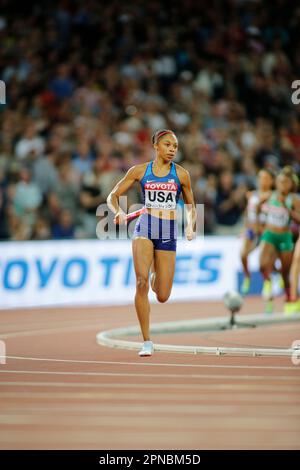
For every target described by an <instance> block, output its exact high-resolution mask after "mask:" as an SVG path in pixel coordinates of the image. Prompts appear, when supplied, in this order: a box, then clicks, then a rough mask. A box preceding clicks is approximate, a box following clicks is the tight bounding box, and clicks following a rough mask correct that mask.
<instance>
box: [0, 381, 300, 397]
mask: <svg viewBox="0 0 300 470" xmlns="http://www.w3.org/2000/svg"><path fill="white" fill-rule="evenodd" d="M1 386H2V387H4V386H6V387H22V388H24V387H33V388H34V387H41V388H43V387H45V388H47V389H48V388H51V387H52V388H100V389H102V388H104V389H105V388H109V389H110V388H117V389H118V391H121V390H122V389H136V388H147V389H148V388H149V389H150V388H151V389H159V391H160V392H161V391H163V390H166V389H169V388H176V389H177V388H178V389H180V390H186V385H185V384H182V383H165V384H140V383H136V382H134V383H123V384H120V383H114V382H106V383H93V382H31V381H22V380H19V381H18V382H15V381H5V382H4V381H1ZM189 389H194V390H213V391H214V392H216V391H218V392H219V391H222V392H230V393H232V391H239V392H241V391H242V392H249V391H254V392H256V393H262V392H270V391H271V392H273V394H274V393H277V394H278V393H279V394H281V393H283V392H285V393H295V392H297V393H298V385H297V384H290V385H287V384H277V385H276V390H275V392H274V385H273V384H270V385H267V384H263V383H259V384H226V383H225V384H223V383H222V384H215V383H213V384H209V383H206V384H189ZM258 389H259V390H258Z"/></svg>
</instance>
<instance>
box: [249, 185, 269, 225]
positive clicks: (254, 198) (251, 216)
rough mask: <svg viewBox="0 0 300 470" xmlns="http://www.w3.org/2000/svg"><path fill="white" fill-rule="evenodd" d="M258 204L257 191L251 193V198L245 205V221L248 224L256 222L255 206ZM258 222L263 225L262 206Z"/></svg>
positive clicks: (258, 195)
mask: <svg viewBox="0 0 300 470" xmlns="http://www.w3.org/2000/svg"><path fill="white" fill-rule="evenodd" d="M259 202H260V193H259V191H253V193H252V194H251V196H250V197H249V199H248V204H247V220H248V222H250V223H256V222H257V206H258V204H259ZM258 222H259V223H261V224H264V223H265V222H266V212H265V208H264V204H263V205H262V208H261V212H260V213H259V215H258Z"/></svg>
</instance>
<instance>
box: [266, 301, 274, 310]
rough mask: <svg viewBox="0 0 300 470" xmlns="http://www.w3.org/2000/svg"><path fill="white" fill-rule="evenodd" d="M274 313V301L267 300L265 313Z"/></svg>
mask: <svg viewBox="0 0 300 470" xmlns="http://www.w3.org/2000/svg"><path fill="white" fill-rule="evenodd" d="M273 311H274V304H273V300H272V299H271V300H267V301H266V305H265V313H273Z"/></svg>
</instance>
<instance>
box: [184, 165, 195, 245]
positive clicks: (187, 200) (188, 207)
mask: <svg viewBox="0 0 300 470" xmlns="http://www.w3.org/2000/svg"><path fill="white" fill-rule="evenodd" d="M180 183H181V188H182V196H183V200H184V204H185V213H186V218H187V227H186V236H187V239H188V240H191V239H192V238H193V237H194V232H195V230H196V220H197V212H196V207H195V201H194V195H193V190H192V185H191V178H190V175H189V172H188V171H187V170H185V169H184V168H182V167H180Z"/></svg>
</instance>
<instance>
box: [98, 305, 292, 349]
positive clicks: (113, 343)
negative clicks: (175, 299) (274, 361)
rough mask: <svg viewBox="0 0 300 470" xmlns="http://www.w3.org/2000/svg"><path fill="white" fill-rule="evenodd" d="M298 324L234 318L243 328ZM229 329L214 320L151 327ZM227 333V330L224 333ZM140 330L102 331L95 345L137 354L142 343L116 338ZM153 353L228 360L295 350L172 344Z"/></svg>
mask: <svg viewBox="0 0 300 470" xmlns="http://www.w3.org/2000/svg"><path fill="white" fill-rule="evenodd" d="M299 320H300V313H299V314H293V315H290V316H285V315H284V314H283V313H277V314H276V313H275V314H270V315H268V314H265V313H260V314H252V315H237V316H236V321H237V322H241V323H243V324H244V325H246V324H247V323H249V325H255V326H258V325H267V324H274V323H290V322H295V321H299ZM227 325H228V318H227V317H213V318H205V319H196V320H183V321H176V322H165V323H156V324H154V325H152V327H151V333H158V334H161V333H183V332H187V331H193V330H195V329H196V328H197V330H198V331H215V330H216V328H220V330H221V329H222V327H223V328H225V327H226V326H227ZM225 331H228V330H225ZM139 334H140V329H139V327H138V326H131V327H126V328H118V329H114V330H108V331H102V332H99V333H98V334H97V335H96V341H97V343H98V344H99V345H102V346H107V347H111V348H119V349H130V350H139V349H141V347H142V343H140V342H136V341H126V340H122V339H117V338H118V337H119V336H130V335H139ZM154 350H155V351H164V352H173V353H187V354H206V355H214V356H215V355H217V356H221V355H229V356H252V357H256V356H288V357H290V356H292V355H293V353H294V352H295V349H292V348H249V347H245V348H230V347H208V346H207V347H205V346H190V345H173V344H157V343H156V344H155V345H154Z"/></svg>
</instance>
